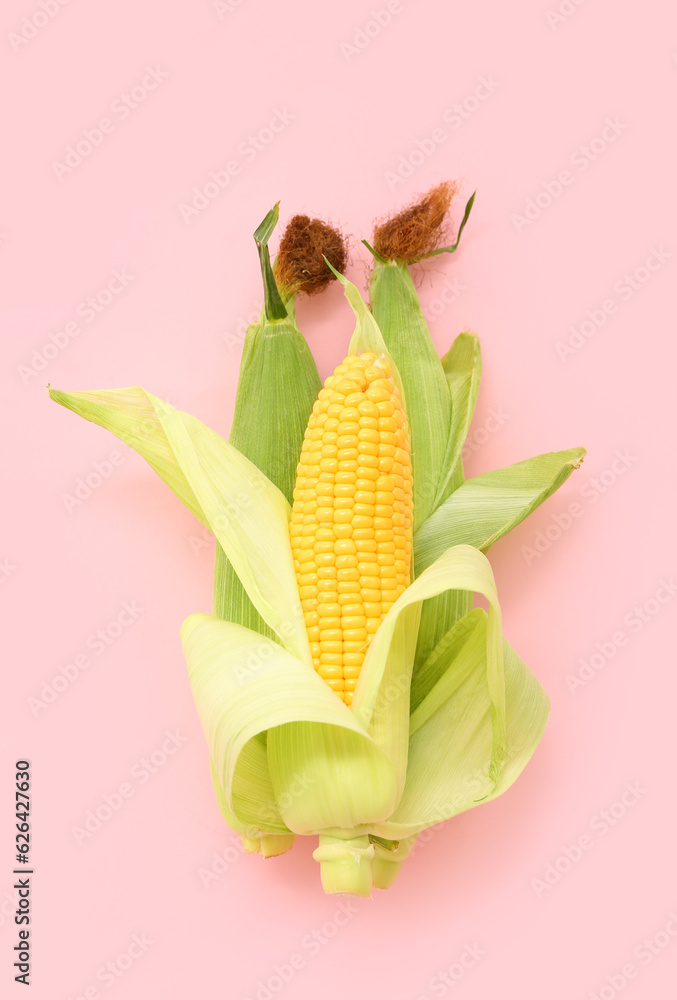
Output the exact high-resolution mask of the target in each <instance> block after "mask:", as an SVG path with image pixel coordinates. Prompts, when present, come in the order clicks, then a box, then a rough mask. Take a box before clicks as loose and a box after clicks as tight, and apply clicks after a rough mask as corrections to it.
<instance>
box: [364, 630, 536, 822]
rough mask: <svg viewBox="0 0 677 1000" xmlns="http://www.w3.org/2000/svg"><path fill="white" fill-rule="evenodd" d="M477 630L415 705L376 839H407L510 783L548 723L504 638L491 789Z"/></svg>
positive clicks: (521, 665)
mask: <svg viewBox="0 0 677 1000" xmlns="http://www.w3.org/2000/svg"><path fill="white" fill-rule="evenodd" d="M483 627H486V621H483V623H482V624H481V625H478V626H477V627H476V629H475V631H476V633H477V635H476V636H473V637H471V639H470V641H469V642H468V643H467V644H466V645H465V646H464V647H463V650H462V654H461V656H460V657H457V658H456V659H452V660H451V661H450V663H449V670H448V676H447V675H446V674H445V675H444V676H443V677H442V678H441V679H440V681H439V682H438V687H439V690H438V688H437V687H436V688H433V689H432V691H431V692H430V694H429V695H428V698H427V699H425V700H424V701H423V702H422V703H421V705H420V706H419V709H418V712H417V719H415V720H414V726H413V728H414V729H415V731H414V732H413V734H412V736H411V740H410V746H409V767H408V771H407V783H406V785H405V789H404V793H403V795H402V798H401V800H400V803H399V805H398V807H397V809H396V810H395V812H394V814H393V815H392V816H391V817H390V819H389V820H388V821H387V822H385V823H381V824H378V825H377V826H376V827H375V828H374V831H373V833H374V834H375V835H377V836H380V837H387V838H391V839H399V838H405V837H411V836H413V835H414V834H417V833H420V831H421V830H424V829H426V828H427V827H429V826H433V825H434V824H435V823H439V822H440V821H442V820H445V819H449V818H450V817H451V816H455V815H457V814H458V813H461V812H464V811H465V810H466V809H470V808H472V807H473V806H475V805H478V804H479V802H480V801H489V800H491V799H494V798H496V797H497V796H498V795H501V794H502V793H503V792H505V791H506V790H507V789H508V788H509V787H510V786H511V785H512V784H513V782H514V781H515V780H516V779H517V778H518V777H519V775H520V774H521V772H522V771H523V769H524V767H525V766H526V764H527V763H528V761H529V760H530V758H531V756H532V755H533V753H534V750H535V749H536V747H537V745H538V742H539V740H540V738H541V735H542V733H543V730H544V728H545V724H546V721H547V717H548V709H549V703H548V698H547V695H546V694H545V692H544V691H543V689H542V688H541V686H540V684H539V683H538V681H537V680H536V678H535V677H534V676H533V674H532V673H531V672H530V671H529V670H528V669H527V667H526V666H525V665H524V663H523V662H522V660H520V658H519V657H518V656H517V654H516V653H515V651H514V650H513V649H512V647H511V646H510V645H509V643H508V642H506V641H505V640H503V662H504V669H505V692H506V758H505V763H504V766H503V769H502V771H501V774H500V775H499V777H498V781H497V782H496V783H495V784H493V782H492V781H491V779H490V775H489V773H488V767H487V760H488V758H489V752H490V746H491V722H490V718H491V715H490V708H489V706H490V698H489V690H488V686H487V683H486V673H485V667H484V661H483V655H482V646H483V641H482V635H481V629H482V628H483ZM471 654H472V655H471ZM428 699H430V701H431V704H430V705H429V706H427V705H426V701H427V700H428ZM428 709H431V711H429V710H428ZM450 733H453V739H450V738H449V734H450Z"/></svg>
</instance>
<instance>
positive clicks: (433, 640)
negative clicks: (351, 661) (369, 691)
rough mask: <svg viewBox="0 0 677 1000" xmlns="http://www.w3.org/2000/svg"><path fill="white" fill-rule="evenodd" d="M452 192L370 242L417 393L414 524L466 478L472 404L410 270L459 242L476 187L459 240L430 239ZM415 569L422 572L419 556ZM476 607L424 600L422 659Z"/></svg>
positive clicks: (389, 341)
mask: <svg viewBox="0 0 677 1000" xmlns="http://www.w3.org/2000/svg"><path fill="white" fill-rule="evenodd" d="M453 193H454V189H453V188H452V187H451V186H450V185H440V186H439V187H438V188H436V189H434V190H433V192H431V193H430V195H428V196H426V197H425V198H423V199H421V200H420V201H419V202H417V204H416V205H415V206H413V207H412V208H411V209H409V210H405V211H404V212H403V213H401V214H400V215H399V216H396V217H395V218H394V219H393V220H391V221H390V222H389V223H386V224H385V226H383V225H381V226H380V227H377V229H376V232H375V239H374V242H375V244H376V247H377V249H376V250H373V249H372V247H370V246H369V244H366V245H367V246H368V247H369V249H370V250H371V252H372V253H373V255H374V258H375V260H374V268H373V271H372V274H371V280H370V300H371V309H372V312H373V314H374V317H375V319H376V321H377V323H378V325H379V326H380V328H381V331H382V333H383V339H384V340H385V343H386V345H387V347H388V350H389V351H390V353H391V354H392V357H393V360H394V361H395V364H396V365H397V367H398V369H399V371H400V373H401V377H402V381H403V383H404V391H405V395H406V397H407V399H408V400H411V401H410V402H408V405H407V417H408V420H409V426H410V430H411V446H412V469H413V479H414V497H413V499H414V531H416V530H417V529H418V528H420V527H421V525H422V524H423V523H424V522H426V521H427V519H428V518H429V517H430V515H431V514H432V513H433V512H434V511H435V510H436V509H437V507H438V506H439V504H440V503H441V502H442V500H444V499H446V498H447V497H448V496H449V494H450V493H451V492H452V490H453V489H454V488H455V487H456V486H458V485H460V483H461V482H462V481H463V471H462V467H461V465H460V448H461V446H462V444H463V440H464V439H465V434H466V432H467V425H468V423H469V420H467V421H466V419H465V417H466V415H467V410H468V406H467V405H466V406H464V405H463V403H464V399H463V396H462V393H459V392H458V391H457V392H456V394H457V395H458V396H459V399H458V406H459V413H458V416H457V414H456V407H455V405H454V402H455V401H454V394H455V392H454V390H457V385H456V383H455V382H453V381H452V380H450V375H449V373H448V372H447V370H445V367H444V364H443V362H442V361H441V360H440V358H439V356H438V354H437V350H436V349H435V345H434V344H433V341H432V338H431V336H430V332H429V330H428V325H427V323H426V320H425V317H424V315H423V311H422V309H421V304H420V301H419V297H418V293H417V292H416V288H415V286H414V282H413V280H412V277H411V273H410V270H409V268H410V266H411V265H412V264H414V263H417V262H418V261H419V260H422V259H425V258H426V257H429V256H433V255H436V254H440V253H444V252H449V253H453V252H454V251H455V250H456V248H457V247H458V243H459V240H460V237H461V233H462V232H463V228H464V226H465V223H466V221H467V219H468V216H469V214H470V211H471V209H472V206H473V203H474V199H475V195H474V194H473V195H472V197H471V198H470V199H469V201H468V203H467V205H466V208H465V212H464V216H463V220H462V222H461V225H460V227H459V233H458V237H457V239H456V241H455V243H453V244H451V245H450V246H447V247H437V248H435V247H432V248H431V245H430V244H431V240H432V241H434V240H435V239H436V234H437V232H438V231H439V229H440V227H441V226H442V224H443V222H444V218H445V215H446V211H447V208H448V205H449V202H450V201H451V197H452V195H453ZM379 235H380V236H381V240H380V242H379ZM365 242H366V241H365ZM407 244H409V245H407ZM380 251H383V252H384V253H385V252H389V253H392V254H395V255H398V259H392V260H386V259H385V258H384V257H382V256H381V252H380ZM403 254H404V255H405V257H404V259H402V255H403ZM459 346H460V345H459ZM449 353H450V354H451V353H452V352H451V351H450V352H449ZM445 360H446V359H445ZM453 360H454V359H451V366H452V368H453ZM452 378H453V376H452ZM473 388H474V392H470V391H469V392H468V393H467V395H468V396H470V398H471V402H470V415H472V406H473V405H474V400H475V396H476V393H477V388H476V385H475V386H474V387H473ZM414 570H415V572H416V573H418V572H419V570H418V567H416V563H415V561H414ZM470 607H471V595H469V594H468V593H466V592H463V591H447V592H445V593H443V594H440V595H439V596H437V597H434V598H432V599H430V600H429V601H426V602H425V603H424V605H423V608H422V612H421V624H420V628H419V639H418V644H417V649H416V665H417V666H420V665H421V664H422V663H423V662H424V661H425V659H426V658H427V656H428V654H429V653H430V651H431V650H432V649H433V648H434V647H435V646H436V644H437V642H438V641H439V639H440V637H441V636H442V635H444V634H445V632H446V631H447V630H448V629H449V628H450V627H451V626H452V625H453V624H454V622H455V621H457V620H458V619H459V618H462V617H463V615H465V614H466V613H467V612H468V611H469V610H470Z"/></svg>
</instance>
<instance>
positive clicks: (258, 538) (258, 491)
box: [50, 386, 311, 663]
mask: <svg viewBox="0 0 677 1000" xmlns="http://www.w3.org/2000/svg"><path fill="white" fill-rule="evenodd" d="M50 395H51V397H52V399H54V400H55V401H56V402H58V403H61V404H62V405H63V406H66V407H68V408H69V409H71V410H73V411H74V412H75V413H78V414H79V415H80V416H82V417H84V418H85V419H86V420H92V421H93V422H94V423H97V424H100V425H101V426H102V427H106V428H107V429H108V430H111V431H112V432H113V433H114V434H116V435H117V437H119V438H120V439H121V440H122V441H125V442H126V443H127V444H129V445H131V447H132V448H134V449H135V450H136V451H138V452H139V454H140V455H142V456H143V458H145V459H146V461H147V462H148V463H149V465H151V467H152V468H153V469H155V471H156V472H157V473H158V475H159V476H161V478H162V479H163V480H164V481H165V483H167V485H168V486H169V487H170V489H171V490H172V491H173V492H174V493H175V494H176V495H177V496H178V497H179V499H180V500H182V501H183V503H185V505H186V506H187V507H188V509H189V510H191V511H192V512H193V513H194V514H195V516H196V517H198V518H199V520H200V521H201V522H202V523H203V524H204V525H205V526H206V527H208V528H210V529H211V530H212V531H213V532H214V534H215V535H216V538H217V541H218V542H219V544H220V545H221V546H222V548H223V550H224V552H225V553H226V555H227V557H228V559H229V560H230V562H231V563H232V564H233V566H234V568H235V571H236V572H237V574H238V576H239V578H240V580H241V581H242V584H243V586H244V587H245V589H246V591H247V593H248V595H249V597H250V598H251V600H252V603H253V604H254V606H255V607H256V609H257V611H258V612H259V614H260V615H261V617H262V618H263V619H264V621H266V622H267V623H268V625H269V626H270V627H271V628H272V629H273V631H274V632H275V633H276V634H277V635H278V636H279V638H280V640H281V642H282V643H284V645H285V646H286V647H287V648H288V649H289V650H291V651H292V652H293V653H294V654H295V655H296V656H298V657H299V658H300V659H301V660H303V661H304V662H305V663H310V662H311V657H310V647H309V645H308V635H307V632H306V628H305V624H304V621H303V613H302V611H301V603H300V600H299V594H298V587H297V584H296V574H295V572H294V563H293V559H292V554H291V547H290V544H289V516H290V508H289V504H288V503H287V500H286V499H285V498H284V497H283V496H282V494H281V493H280V491H279V490H278V489H277V487H276V486H274V485H273V484H272V483H271V482H270V481H269V480H268V479H267V478H266V476H264V475H263V473H262V472H261V471H260V470H259V469H257V468H256V466H255V465H254V464H253V463H252V462H250V461H249V459H247V458H245V457H244V456H243V455H241V454H240V452H239V451H238V450H237V449H236V448H234V447H233V446H232V445H231V444H229V443H228V442H227V441H224V440H223V438H221V437H220V436H219V435H218V434H216V433H215V432H214V431H212V430H210V428H208V427H206V426H205V425H204V424H203V423H201V422H200V421H199V420H197V419H196V418H195V417H192V416H190V415H189V414H187V413H182V412H181V411H179V410H175V409H174V408H173V407H172V406H169V404H167V403H163V402H162V400H159V399H156V398H155V397H154V396H151V395H150V393H147V392H145V391H144V390H143V389H141V388H140V387H138V386H137V387H133V388H130V389H113V390H110V391H101V392H71V393H64V392H57V391H56V390H51V391H50Z"/></svg>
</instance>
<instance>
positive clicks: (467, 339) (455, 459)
mask: <svg viewBox="0 0 677 1000" xmlns="http://www.w3.org/2000/svg"><path fill="white" fill-rule="evenodd" d="M442 367H443V369H444V373H445V375H446V377H447V384H448V386H449V392H450V393H451V429H450V431H449V443H448V445H447V461H446V467H445V475H444V478H443V480H442V481H441V482H440V486H439V489H438V491H437V496H436V497H435V505H434V506H435V508H437V507H438V506H439V504H440V503H442V501H443V500H446V498H447V497H448V496H449V494H450V493H451V492H452V491H453V490H455V489H457V488H458V487H459V486H460V485H461V483H462V482H463V478H464V477H463V463H462V461H461V453H462V451H463V445H464V442H465V439H466V437H467V436H468V430H469V428H470V421H471V420H472V415H473V412H474V410H475V402H476V401H477V392H478V390H479V387H480V378H481V375H482V355H481V352H480V341H479V337H478V336H477V334H476V333H467V332H464V333H459V335H458V337H456V339H455V340H454V343H453V344H452V345H451V347H450V348H449V350H448V351H447V353H446V354H445V355H444V357H443V358H442Z"/></svg>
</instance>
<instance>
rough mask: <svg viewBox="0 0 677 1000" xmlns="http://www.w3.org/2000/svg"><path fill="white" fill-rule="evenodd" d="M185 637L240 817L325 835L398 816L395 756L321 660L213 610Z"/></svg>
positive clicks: (228, 792)
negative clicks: (318, 664) (331, 681)
mask: <svg viewBox="0 0 677 1000" xmlns="http://www.w3.org/2000/svg"><path fill="white" fill-rule="evenodd" d="M182 639H183V643H184V651H185V654H186V660H187V663H188V673H189V678H190V682H191V687H192V689H193V695H194V698H195V702H196V705H197V708H198V713H199V715H200V720H201V722H202V726H203V729H204V731H205V735H206V737H207V743H208V745H209V750H210V755H211V758H212V760H213V762H214V766H215V769H216V772H217V775H218V780H219V783H220V786H221V788H222V790H223V793H224V796H225V799H226V802H227V803H228V806H229V808H230V809H231V810H232V812H233V813H234V814H235V816H236V818H237V819H238V820H239V822H240V823H245V824H253V825H255V826H257V827H259V828H261V829H262V830H266V831H269V832H274V833H284V832H287V831H289V830H292V831H293V832H295V833H317V832H320V831H322V830H324V829H327V828H330V829H331V828H334V827H343V826H346V827H348V828H350V829H352V828H353V827H354V826H359V825H360V824H364V823H367V824H369V823H373V822H375V821H377V820H379V819H383V818H385V817H386V816H388V815H389V814H390V813H391V812H392V810H393V808H394V806H395V803H396V797H395V773H394V769H393V767H392V765H391V763H390V761H389V760H388V758H387V756H386V755H385V754H384V753H383V751H382V750H381V749H379V747H378V746H377V745H376V743H375V742H374V741H373V739H372V738H371V737H370V736H369V734H368V733H367V732H366V730H365V729H364V728H363V727H362V726H361V725H360V723H359V721H358V720H357V719H356V717H355V715H354V714H353V713H352V712H351V711H350V709H349V708H348V707H347V706H346V705H344V704H343V702H342V701H340V699H338V698H337V697H336V695H335V694H334V693H333V692H332V691H331V689H330V688H329V687H328V685H327V684H325V682H324V681H323V680H322V679H321V678H320V677H319V675H318V674H316V673H315V671H314V670H313V669H312V666H309V665H308V664H306V663H302V662H301V661H300V660H298V659H297V658H296V657H294V656H292V655H291V654H290V653H288V652H287V651H286V650H284V649H282V647H281V646H279V645H278V644H277V643H274V642H272V641H271V640H270V639H266V638H265V637H263V636H260V635H257V634H256V633H254V632H251V631H249V630H248V629H244V628H242V627H241V626H239V625H233V624H231V623H230V622H224V621H221V620H220V619H217V618H213V617H211V616H209V615H192V616H191V617H190V618H188V619H187V620H186V622H185V623H184V626H183V629H182Z"/></svg>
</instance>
